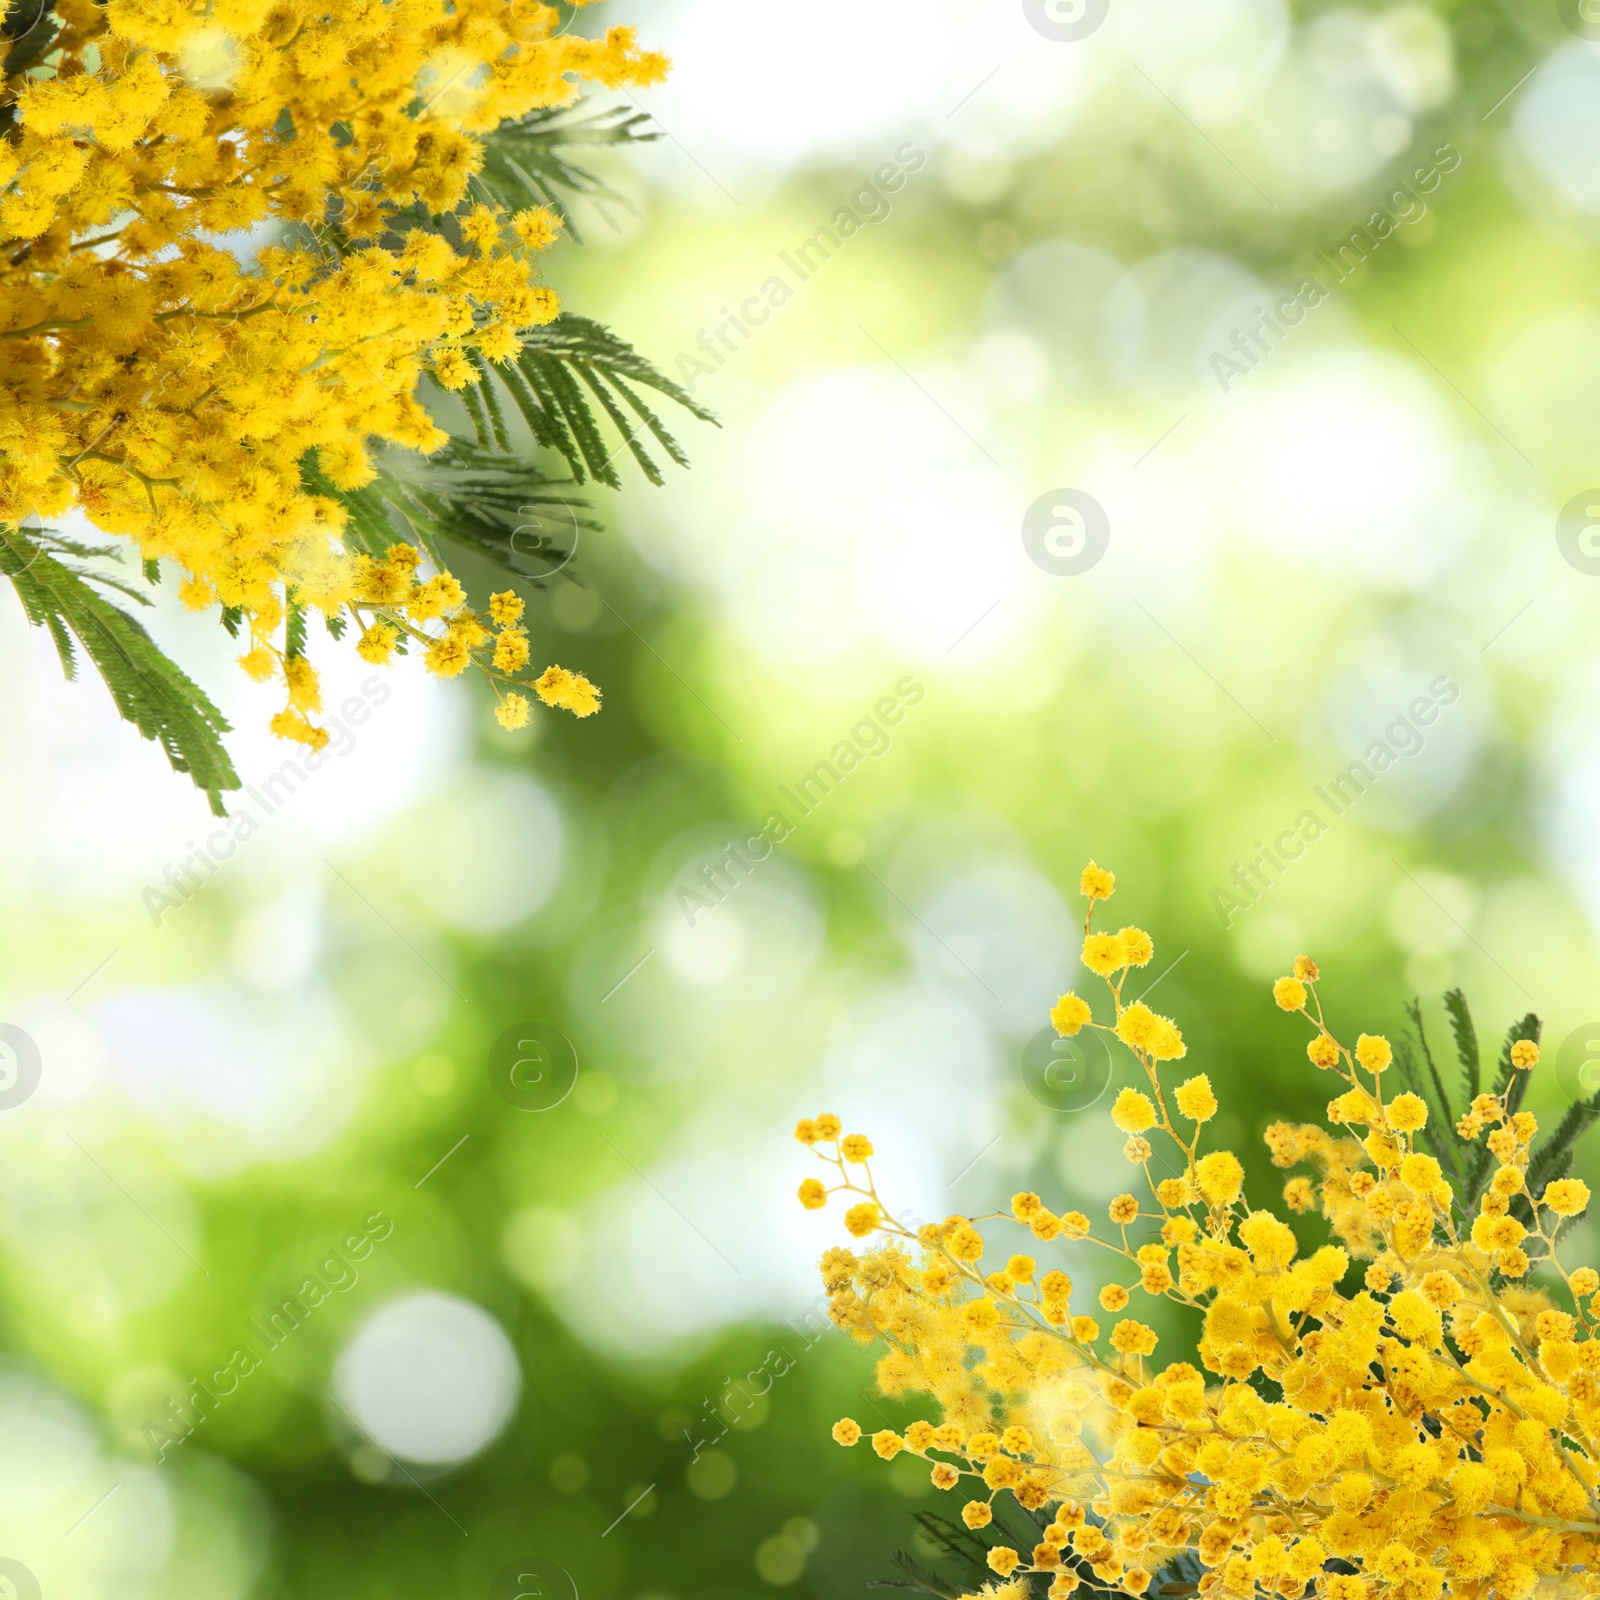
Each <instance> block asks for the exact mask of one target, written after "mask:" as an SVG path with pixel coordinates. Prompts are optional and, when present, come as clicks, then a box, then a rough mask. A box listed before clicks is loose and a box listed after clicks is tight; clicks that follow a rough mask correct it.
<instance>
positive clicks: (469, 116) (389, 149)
mask: <svg viewBox="0 0 1600 1600" xmlns="http://www.w3.org/2000/svg"><path fill="white" fill-rule="evenodd" d="M12 9H13V18H14V19H15V18H17V17H20V16H21V13H20V12H18V11H17V10H16V8H15V7H13V8H12ZM30 34H31V35H33V36H34V38H33V42H32V43H30V42H29V35H30ZM46 41H47V42H48V49H47V50H46V51H44V52H43V53H36V52H34V49H33V44H34V43H39V44H42V43H45V42H46ZM6 46H7V47H11V46H21V47H22V48H21V49H20V52H19V50H18V49H8V50H6V51H0V53H8V54H9V55H10V57H11V60H12V63H13V65H12V70H11V74H10V75H9V76H8V77H7V79H6V81H5V84H4V91H5V92H4V101H5V103H6V106H7V114H6V116H5V119H4V121H3V122H0V523H7V524H12V525H20V524H23V523H24V522H25V521H26V520H27V519H28V518H30V517H57V516H60V515H62V514H64V513H65V512H67V511H69V510H77V511H79V512H81V513H82V514H83V515H84V516H85V517H86V518H87V519H88V521H89V522H90V523H92V524H93V525H94V526H96V527H97V528H100V529H102V530H104V531H105V532H107V533H109V534H113V535H117V536H119V537H123V538H127V539H128V540H130V541H131V542H132V543H133V544H134V545H135V546H136V547H137V551H138V554H139V556H140V557H141V558H143V559H144V560H147V561H157V560H166V561H170V562H171V563H173V564H174V565H175V566H176V567H177V568H178V569H179V571H180V574H181V576H180V578H179V582H178V591H179V595H180V598H181V599H182V601H183V603H184V604H186V605H190V606H192V607H195V608H197V609H203V608H205V607H208V606H213V605H221V606H224V607H227V608H228V609H229V610H230V611H231V612H233V613H236V614H238V615H240V616H242V617H243V618H244V619H246V620H247V621H248V623H249V624H250V628H251V637H252V644H253V646H254V647H255V648H253V649H252V651H251V652H250V653H249V655H247V657H246V659H247V660H248V661H250V662H251V663H252V665H253V666H256V665H259V664H260V659H261V658H260V657H259V656H258V655H257V654H256V650H257V649H261V648H270V649H272V650H273V651H275V652H276V655H275V659H276V661H277V663H278V667H279V670H280V671H281V672H284V673H287V672H288V671H289V664H290V663H291V662H293V661H295V660H297V659H300V652H299V650H298V648H296V647H295V646H294V644H293V642H292V641H293V634H292V633H289V632H285V631H284V630H288V629H291V628H293V627H294V626H296V619H297V617H298V616H299V614H300V613H301V612H303V610H304V609H306V608H311V609H315V610H318V611H320V612H321V613H322V614H323V615H324V616H325V617H327V618H330V619H332V618H335V617H339V616H341V614H342V615H343V616H344V618H345V619H346V620H349V621H351V622H353V623H354V624H355V626H356V628H357V629H359V630H360V634H359V639H360V643H359V644H358V645H357V649H358V652H359V653H360V654H361V656H362V658H363V659H365V660H368V661H371V662H373V663H375V664H379V663H382V662H383V661H386V660H387V659H388V656H389V654H390V651H389V650H388V649H386V648H385V647H384V643H385V641H386V640H388V641H390V642H391V643H393V642H396V641H397V640H398V638H399V637H400V636H401V635H405V636H406V637H407V638H408V640H409V641H410V642H411V643H413V644H415V645H416V646H417V648H418V651H419V653H421V654H423V655H424V658H425V659H426V660H428V664H429V666H430V668H431V669H432V670H434V671H436V672H443V673H445V674H446V675H452V674H453V673H454V672H456V671H459V670H461V669H462V667H463V666H464V664H465V663H464V662H462V661H461V659H460V650H461V649H462V648H465V650H467V651H468V652H469V653H470V651H471V650H472V649H473V648H474V647H475V645H474V641H473V639H472V636H471V633H470V630H465V629H463V628H460V627H458V629H457V634H456V642H455V645H454V646H452V647H451V648H450V649H449V650H447V651H445V652H443V653H442V654H436V653H435V652H434V651H433V650H432V647H431V644H430V640H431V639H432V637H433V636H432V635H430V634H429V633H428V632H427V631H426V630H425V629H423V628H422V627H421V624H424V623H426V622H428V621H431V620H436V619H439V618H442V617H443V616H445V614H446V613H447V612H451V611H453V610H455V609H456V608H457V607H459V606H461V605H462V603H463V598H464V597H463V596H462V595H461V593H460V589H459V586H458V585H456V584H455V580H454V579H453V578H450V577H449V575H448V574H440V575H439V576H438V577H436V578H435V579H434V580H433V582H434V584H435V585H436V586H438V587H437V588H436V589H435V590H434V592H432V593H429V594H425V595H416V596H413V595H412V594H411V592H410V579H409V574H408V573H407V572H406V571H404V570H402V569H401V567H400V566H399V564H398V563H395V562H394V561H393V560H392V557H391V560H390V561H389V562H378V561H374V559H373V558H372V557H371V556H370V555H362V554H359V553H358V551H359V549H360V544H361V542H362V541H361V539H360V538H359V537H357V530H356V529H354V528H352V527H350V525H349V522H348V512H347V509H346V505H345V503H344V502H343V501H341V500H340V499H339V498H336V497H335V495H334V494H331V493H329V492H328V491H329V490H330V488H331V489H333V490H337V491H347V492H348V491H353V490H357V489H360V488H361V487H362V486H364V485H366V484H369V483H371V482H372V481H373V479H374V477H375V475H376V471H377V464H376V461H375V457H374V448H375V447H383V448H388V449H395V450H415V451H418V452H421V453H424V454H427V453H430V452H434V451H437V450H439V449H440V448H441V447H442V446H443V445H445V444H446V443H447V441H448V439H449V435H448V434H447V433H445V432H444V431H443V430H442V429H440V428H439V427H438V426H437V425H436V424H435V423H434V421H433V420H432V418H431V417H430V416H429V415H428V413H427V411H426V410H425V409H424V408H423V406H422V404H421V403H420V401H419V399H418V397H417V393H418V384H419V380H420V378H421V376H422V374H423V373H424V372H426V371H428V370H429V369H430V368H431V370H432V371H433V373H434V374H435V375H436V376H437V377H438V379H439V381H440V382H441V383H442V384H444V385H445V386H446V387H447V388H453V389H462V388H465V387H466V386H467V385H469V384H476V383H477V382H478V381H479V379H480V377H481V375H482V369H481V365H480V364H481V362H483V361H484V360H486V359H487V360H503V359H505V358H507V357H508V356H509V355H511V354H512V353H514V352H515V351H516V350H517V349H518V347H519V345H520V336H521V333H522V332H524V331H526V330H530V329H533V328H536V327H538V326H540V325H542V324H544V323H547V322H549V321H550V320H551V318H552V317H554V315H555V314H556V312H557V309H558V306H557V302H556V300H555V296H554V295H553V294H552V292H551V291H550V290H549V289H548V288H547V287H546V286H545V285H543V284H540V283H538V282H537V281H536V276H537V262H536V259H535V258H536V256H537V254H538V252H540V251H542V250H544V249H545V248H547V247H548V246H549V244H550V243H551V242H552V241H553V240H554V239H555V238H556V236H557V234H558V233H559V231H560V230H559V223H558V221H557V219H556V218H555V217H554V216H553V215H552V214H551V213H550V212H548V211H546V210H545V209H543V208H534V209H532V210H528V211H523V212H519V213H517V214H516V216H515V217H512V218H510V219H509V226H508V219H507V218H506V217H505V216H504V215H503V214H502V213H501V212H500V211H499V210H498V209H497V208H495V207H494V206H489V205H481V204H480V205H471V206H468V204H467V193H468V186H469V184H470V183H471V181H472V179H473V178H474V175H475V174H476V173H477V172H478V171H479V169H480V168H481V167H482V166H483V163H484V158H485V152H484V146H483V143H482V140H483V137H484V136H485V135H486V134H489V133H491V132H493V131H494V130H495V129H496V128H498V127H500V126H501V125H502V124H504V123H507V122H514V121H519V120H521V119H522V118H524V117H526V116H528V115H529V114H530V113H533V112H536V111H538V110H541V109H544V108H552V107H559V106H563V105H566V104H568V103H569V102H570V101H571V100H572V99H573V98H574V96H575V95H576V93H577V91H578V87H579V85H580V83H582V82H583V81H588V82H592V83H595V84H599V85H602V86H604V87H605V88H608V89H615V90H622V89H628V88H643V87H647V86H649V85H652V84H654V83H657V82H659V81H660V80H661V79H662V77H663V76H664V75H665V72H666V67H667V63H666V60H665V58H664V57H662V56H660V55H657V54H654V53H651V52H648V51H642V50H640V49H639V48H638V45H637V39H636V35H635V33H634V30H633V29H631V28H628V27H616V28H612V29H611V30H610V31H609V32H608V33H607V34H606V35H605V36H604V37H603V38H601V39H585V38H582V37H580V36H578V35H577V34H576V33H575V32H573V31H571V30H570V29H569V26H568V24H567V23H566V21H564V19H563V16H562V14H561V12H559V11H558V10H557V9H556V8H554V7H551V6H545V5H540V4H532V5H527V6H523V5H520V4H518V5H512V4H507V3H506V0H403V3H389V4H378V3H374V0H323V3H320V4H319V5H318V6H317V7H316V8H313V9H309V10H307V9H304V8H300V9H297V8H295V7H294V6H292V5H291V6H290V7H289V8H288V9H285V8H284V7H283V6H272V5H267V4H263V3H257V0H217V4H215V5H209V4H208V5H206V6H204V7H196V6H191V5H187V4H183V5H180V4H176V3H174V0H109V3H107V4H100V5H90V4H84V3H82V0H55V4H54V5H46V6H45V7H43V8H42V9H41V10H39V11H38V13H37V14H33V13H30V14H29V17H28V19H27V26H26V27H25V28H22V29H21V31H20V32H19V33H17V34H16V35H15V36H13V37H9V38H7V39H6ZM452 214H453V215H454V216H455V222H454V224H453V225H452V227H451V228H449V229H443V228H441V227H440V226H439V223H438V221H437V219H440V218H443V217H446V216H450V215H452ZM430 219H432V220H430ZM330 229H335V230H337V234H338V235H342V239H339V240H338V244H337V247H335V243H334V240H335V238H336V236H335V235H330V233H329V231H328V230H330ZM252 230H254V231H258V232H260V233H263V234H266V235H268V236H269V237H271V238H272V239H273V241H274V242H270V243H267V244H266V246H265V247H264V248H261V249H259V250H255V249H251V250H249V251H244V250H242V249H241V250H238V251H237V252H236V251H234V250H231V249H228V248H218V244H217V240H218V237H219V236H221V237H222V238H223V240H224V241H227V242H229V243H235V244H236V243H238V242H239V241H240V240H241V239H242V237H243V236H244V235H245V234H246V233H247V232H249V231H252ZM456 238H459V240H460V244H459V245H458V244H456V243H454V242H452V241H453V240H454V239H456ZM352 244H353V245H356V246H359V247H358V248H352V247H351V246H352ZM413 565H414V563H413ZM380 569H381V570H380ZM452 586H453V588H454V598H450V597H449V596H450V592H451V589H452ZM413 600H415V601H416V603H417V605H418V609H416V610H415V611H411V610H408V609H407V607H408V605H410V604H411V603H412V601H413ZM441 602H442V603H441ZM285 686H286V690H287V691H288V694H287V699H288V702H289V703H288V704H286V706H285V707H284V710H283V712H282V713H280V714H279V715H278V716H276V717H274V719H273V723H272V726H273V729H274V731H275V732H277V733H279V734H282V735H283V736H285V737H291V738H298V739H302V740H303V741H304V742H307V743H309V744H312V745H313V746H321V745H323V744H325V743H326V742H327V736H326V732H325V730H318V729H317V728H316V727H315V726H314V724H313V723H312V722H311V721H310V717H311V716H312V715H314V709H313V708H311V707H309V706H307V705H306V704H304V703H303V700H304V695H303V693H301V694H298V696H297V694H296V686H295V685H294V683H293V682H292V681H291V680H290V679H288V678H287V677H286V678H285ZM589 690H590V692H589V694H587V695H586V694H585V693H584V692H583V691H582V690H579V691H578V692H576V693H575V694H574V695H573V696H571V697H570V698H571V703H570V704H569V705H568V709H570V710H572V711H574V712H575V713H576V714H578V715H588V714H589V713H590V712H591V711H592V710H594V709H597V708H598V703H599V702H598V697H597V696H595V695H593V693H592V686H589ZM297 700H298V701H299V702H302V703H297Z"/></svg>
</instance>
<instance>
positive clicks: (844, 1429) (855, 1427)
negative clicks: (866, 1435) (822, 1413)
mask: <svg viewBox="0 0 1600 1600" xmlns="http://www.w3.org/2000/svg"><path fill="white" fill-rule="evenodd" d="M833 1437H834V1438H835V1439H836V1440H837V1441H838V1442H839V1443H840V1444H842V1445H844V1446H846V1448H848V1447H849V1446H850V1445H853V1444H855V1443H856V1441H857V1440H858V1439H860V1437H861V1424H860V1423H859V1422H857V1421H856V1420H855V1418H854V1417H841V1418H840V1419H839V1420H838V1421H837V1422H836V1423H834V1425H833Z"/></svg>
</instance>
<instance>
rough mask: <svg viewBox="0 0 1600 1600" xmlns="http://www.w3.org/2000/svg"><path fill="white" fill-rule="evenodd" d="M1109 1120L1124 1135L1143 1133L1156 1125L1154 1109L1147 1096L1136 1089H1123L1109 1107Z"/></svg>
mask: <svg viewBox="0 0 1600 1600" xmlns="http://www.w3.org/2000/svg"><path fill="white" fill-rule="evenodd" d="M1111 1120H1112V1121H1113V1122H1114V1123H1116V1125H1117V1126H1118V1127H1119V1128H1121V1129H1122V1131H1123V1132H1124V1133H1143V1132H1144V1130H1145V1129H1146V1128H1153V1127H1154V1126H1155V1123H1156V1108H1155V1107H1154V1106H1153V1105H1152V1104H1151V1103H1150V1097H1149V1096H1148V1095H1144V1094H1140V1093H1139V1091H1138V1090H1137V1089H1124V1090H1123V1091H1122V1093H1121V1094H1119V1095H1118V1096H1117V1099H1116V1103H1115V1104H1114V1105H1113V1106H1112V1107H1111Z"/></svg>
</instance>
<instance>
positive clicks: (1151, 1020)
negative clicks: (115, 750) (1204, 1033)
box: [1117, 1000, 1185, 1061]
mask: <svg viewBox="0 0 1600 1600" xmlns="http://www.w3.org/2000/svg"><path fill="white" fill-rule="evenodd" d="M1117 1037H1118V1038H1119V1039H1120V1040H1122V1042H1123V1043H1124V1044H1125V1045H1127V1046H1128V1047H1129V1048H1130V1049H1133V1050H1142V1051H1144V1053H1145V1054H1146V1055H1150V1056H1153V1057H1154V1058H1155V1059H1156V1060H1157V1061H1175V1060H1177V1059H1178V1057H1180V1056H1182V1055H1183V1054H1184V1052H1185V1046H1184V1043H1183V1036H1182V1034H1180V1033H1179V1032H1178V1030H1177V1028H1176V1027H1174V1026H1173V1024H1172V1022H1171V1021H1170V1019H1168V1018H1167V1017H1162V1016H1157V1015H1156V1013H1155V1012H1154V1011H1152V1010H1151V1009H1150V1008H1149V1006H1147V1005H1146V1004H1145V1003H1144V1002H1143V1001H1142V1000H1135V1001H1134V1002H1133V1004H1132V1005H1131V1006H1128V1007H1127V1008H1126V1009H1125V1010H1124V1011H1123V1013H1122V1015H1121V1016H1119V1017H1118V1018H1117Z"/></svg>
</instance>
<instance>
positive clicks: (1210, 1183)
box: [1194, 1150, 1244, 1206]
mask: <svg viewBox="0 0 1600 1600" xmlns="http://www.w3.org/2000/svg"><path fill="white" fill-rule="evenodd" d="M1194 1177H1195V1182H1196V1183H1197V1184H1198V1185H1199V1187H1200V1193H1201V1194H1203V1195H1204V1196H1205V1197H1206V1199H1207V1200H1209V1201H1210V1202H1211V1204H1212V1205H1214V1206H1231V1205H1232V1204H1233V1202H1234V1201H1235V1200H1237V1199H1238V1198H1239V1194H1240V1191H1241V1190H1242V1189H1243V1188H1244V1168H1243V1167H1242V1166H1241V1165H1240V1164H1239V1158H1238V1157H1237V1156H1236V1155H1234V1153H1233V1152H1232V1151H1231V1150H1213V1151H1212V1152H1211V1154H1210V1155H1208V1156H1201V1158H1200V1159H1199V1160H1198V1161H1197V1162H1195V1165H1194Z"/></svg>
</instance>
